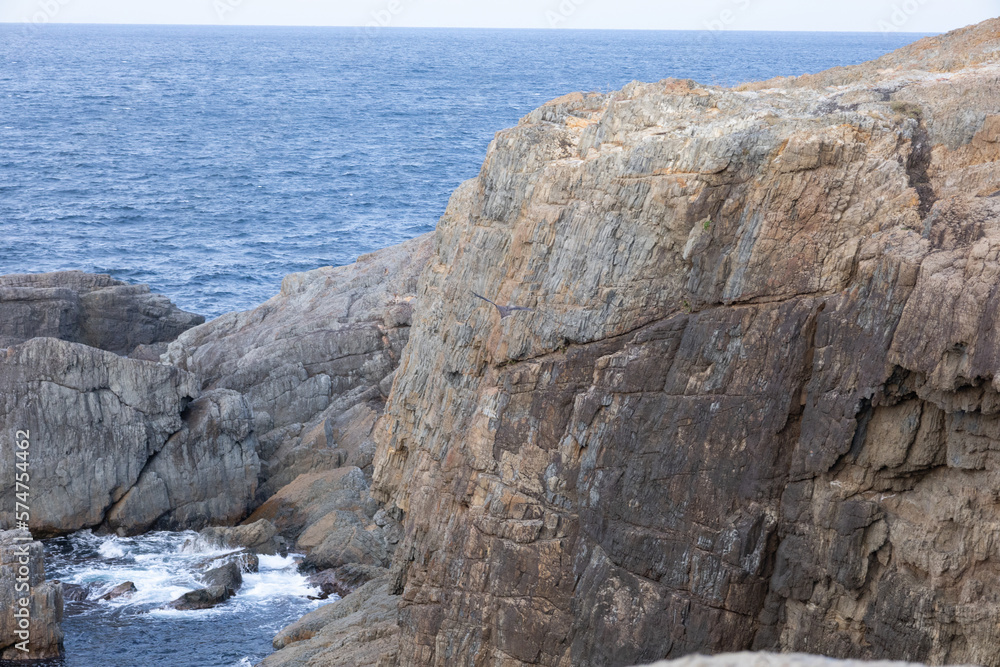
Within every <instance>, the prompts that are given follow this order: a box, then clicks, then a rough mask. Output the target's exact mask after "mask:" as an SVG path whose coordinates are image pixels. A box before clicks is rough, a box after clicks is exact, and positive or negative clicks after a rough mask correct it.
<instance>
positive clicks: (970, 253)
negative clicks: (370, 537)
mask: <svg viewBox="0 0 1000 667" xmlns="http://www.w3.org/2000/svg"><path fill="white" fill-rule="evenodd" d="M998 47H1000V21H989V22H986V23H984V24H981V25H979V26H976V27H974V28H971V29H968V30H963V31H958V32H956V33H952V34H949V35H946V36H942V37H937V38H930V39H926V40H922V41H921V42H918V43H917V44H915V45H913V46H911V47H907V48H906V49H903V50H901V51H899V52H897V53H895V54H892V55H890V56H887V57H886V58H885V59H883V60H881V61H876V62H875V63H872V64H870V65H865V66H862V67H859V68H846V69H840V70H837V71H834V72H831V73H827V74H826V75H821V76H818V77H810V78H805V79H800V80H793V81H773V82H768V83H765V84H761V85H756V86H747V87H745V88H743V89H736V90H726V89H718V88H708V87H703V86H699V85H697V84H695V83H693V82H690V81H675V80H667V81H663V82H660V83H655V84H638V83H636V84H631V85H629V86H627V87H626V88H625V89H623V90H622V91H619V92H617V93H612V94H610V95H586V96H585V95H571V96H567V97H565V98H561V99H559V100H556V101H554V102H552V103H550V104H548V105H546V106H544V107H542V108H541V109H539V110H537V111H535V112H533V113H532V114H530V115H529V116H527V117H526V118H525V119H524V120H523V121H522V122H521V124H520V125H519V126H518V127H516V128H514V129H511V130H507V131H504V132H501V133H499V134H498V135H497V138H496V140H495V141H494V142H493V144H492V145H491V147H490V150H489V153H488V155H487V158H486V161H485V163H484V165H483V169H482V172H481V174H480V175H479V177H478V178H476V179H474V180H472V181H469V182H467V183H465V184H463V185H462V186H461V187H460V188H459V189H458V191H457V192H456V193H455V195H454V196H453V197H452V200H451V202H450V204H449V207H448V210H447V212H446V213H445V215H444V217H443V218H442V219H441V221H440V224H439V226H438V230H437V233H436V236H435V251H434V255H433V257H432V258H431V260H430V263H429V266H428V268H427V269H426V270H425V271H424V274H423V275H422V277H421V280H420V284H419V289H418V304H419V307H418V308H417V309H416V314H415V317H414V322H413V328H412V333H411V335H410V339H409V344H408V345H407V347H406V349H405V351H404V354H403V358H402V361H401V363H400V367H399V370H398V371H397V375H396V379H395V382H394V386H393V390H392V394H391V396H390V398H389V402H388V405H387V408H386V416H385V417H384V418H383V419H381V420H380V421H379V422H378V423H377V424H376V427H375V438H376V441H377V443H378V445H379V449H378V452H377V455H376V458H375V485H374V493H375V497H376V498H377V499H378V500H380V501H382V502H384V503H386V504H387V505H388V506H389V507H390V508H395V510H396V511H398V512H399V513H402V514H404V515H405V519H404V522H403V523H404V527H405V537H404V538H403V541H402V542H401V543H400V545H399V547H398V548H397V549H396V552H395V554H396V555H395V561H394V562H395V577H394V583H393V589H392V590H393V592H395V593H398V594H399V596H400V617H399V618H400V624H401V631H400V640H399V643H398V651H399V653H398V663H399V664H401V665H443V664H452V663H458V664H502V665H505V666H507V665H511V666H513V665H551V666H555V665H560V666H561V665H571V664H572V665H580V666H587V665H595V666H596V665H609V666H610V665H629V664H637V663H642V662H649V661H652V660H655V659H658V658H663V657H670V656H680V655H684V654H687V653H691V652H695V651H710V652H720V651H731V650H742V649H747V648H751V647H753V648H763V649H780V650H782V651H807V652H821V653H826V654H829V655H833V656H840V657H852V658H896V659H907V660H914V661H930V662H935V663H944V662H950V663H957V662H970V663H977V664H985V665H997V664H1000V659H998V657H997V655H998V654H997V652H996V650H995V645H996V644H995V639H994V633H993V631H992V628H995V627H996V624H997V623H998V622H1000V600H998V599H997V597H996V596H995V595H994V593H993V588H994V587H992V586H991V585H990V578H991V576H992V575H991V574H990V573H992V572H993V571H994V570H995V569H996V567H997V565H998V562H997V558H996V555H995V554H994V549H993V548H992V545H993V537H992V536H993V535H994V533H996V532H997V531H996V529H997V526H998V525H1000V524H998V522H1000V513H998V512H997V510H996V497H995V496H996V494H995V493H993V492H992V491H991V490H990V489H992V488H994V487H996V486H997V484H996V483H995V482H996V479H995V477H996V476H997V475H998V474H1000V472H998V471H1000V468H998V467H997V465H996V460H995V456H994V450H1000V444H998V443H1000V431H998V430H997V423H998V422H997V415H998V414H1000V400H998V399H997V396H998V388H1000V385H998V384H997V382H998V381H997V380H996V379H995V378H996V377H997V373H998V367H1000V361H998V359H1000V348H998V344H997V337H996V336H995V334H994V331H995V330H996V328H997V322H995V321H994V320H996V317H995V315H996V311H997V308H996V305H997V304H996V301H997V297H996V294H995V292H996V286H997V282H998V279H1000V263H998V262H1000V260H998V257H1000V204H998V202H1000V199H997V198H995V197H993V196H992V195H994V194H995V193H997V192H998V191H1000V162H998V160H1000V134H998V132H1000V84H998V81H1000V53H998ZM473 290H474V291H475V292H478V293H480V294H485V295H487V296H490V297H491V298H494V300H496V301H497V302H499V303H510V304H518V305H522V306H529V307H531V308H533V309H534V310H533V311H532V312H518V313H515V314H514V315H512V316H510V317H507V318H504V319H500V318H499V317H498V314H497V312H496V311H495V310H494V309H493V308H492V307H491V306H488V305H485V304H483V302H481V301H479V300H477V299H475V298H472V296H471V294H470V292H471V291H473ZM338 659H340V658H339V657H338Z"/></svg>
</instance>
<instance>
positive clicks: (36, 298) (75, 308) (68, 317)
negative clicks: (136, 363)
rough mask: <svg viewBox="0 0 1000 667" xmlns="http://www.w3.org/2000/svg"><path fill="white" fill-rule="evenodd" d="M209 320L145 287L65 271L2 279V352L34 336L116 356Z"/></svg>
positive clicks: (0, 337) (166, 339)
mask: <svg viewBox="0 0 1000 667" xmlns="http://www.w3.org/2000/svg"><path fill="white" fill-rule="evenodd" d="M204 321H205V318H204V317H201V316H200V315H195V314H193V313H187V312H184V311H183V310H180V309H179V308H177V307H176V306H174V304H172V303H171V302H170V300H169V299H167V298H166V297H164V296H161V295H159V294H152V293H150V291H149V286H147V285H129V284H127V283H123V282H121V281H119V280H115V279H113V278H111V277H110V276H106V275H95V274H89V273H82V272H80V271H61V272H57V273H32V274H15V275H6V276H0V348H2V347H9V346H11V345H18V344H20V343H23V342H25V341H26V340H28V339H31V338H36V337H50V338H59V339H62V340H66V341H70V342H74V343H83V344H85V345H90V346H92V347H97V348H100V349H102V350H107V351H109V352H115V353H117V354H123V355H125V354H129V353H131V352H132V351H133V350H135V349H136V348H137V347H140V346H148V345H154V344H156V343H165V342H170V341H172V340H174V339H175V338H177V336H178V335H180V334H181V333H182V332H183V331H186V330H187V329H190V328H191V327H193V326H196V325H198V324H201V323H203V322H204Z"/></svg>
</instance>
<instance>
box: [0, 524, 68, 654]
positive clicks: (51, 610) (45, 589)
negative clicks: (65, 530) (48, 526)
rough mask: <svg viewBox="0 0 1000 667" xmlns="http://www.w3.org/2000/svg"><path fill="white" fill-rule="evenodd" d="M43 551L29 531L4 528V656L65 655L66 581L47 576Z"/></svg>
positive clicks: (0, 568) (0, 644)
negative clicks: (60, 581) (6, 529)
mask: <svg viewBox="0 0 1000 667" xmlns="http://www.w3.org/2000/svg"><path fill="white" fill-rule="evenodd" d="M43 554H44V549H43V547H42V543H41V542H36V541H32V540H31V535H30V534H29V533H28V531H26V530H9V531H3V532H0V609H3V610H4V613H3V614H2V615H0V660H17V661H24V660H48V659H52V658H59V657H61V656H62V655H63V632H62V628H61V627H60V623H62V616H63V592H62V584H60V583H59V582H58V581H48V580H46V578H45V560H44V557H43ZM22 602H25V603H26V604H22ZM25 619H26V620H27V627H24V623H23V622H22V621H23V620H25ZM19 633H20V634H19ZM22 649H26V650H22Z"/></svg>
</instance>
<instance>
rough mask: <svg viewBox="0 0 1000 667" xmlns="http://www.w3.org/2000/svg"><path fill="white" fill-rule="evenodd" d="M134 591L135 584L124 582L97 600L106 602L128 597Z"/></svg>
mask: <svg viewBox="0 0 1000 667" xmlns="http://www.w3.org/2000/svg"><path fill="white" fill-rule="evenodd" d="M135 591H136V588H135V584H134V583H132V582H131V581H126V582H125V583H123V584H118V585H117V586H115V587H114V588H112V589H111V590H110V591H108V592H107V593H105V594H104V595H102V596H101V597H99V598H97V599H98V600H104V601H105V602H108V601H110V600H117V599H118V598H121V597H129V596H131V595H132V594H133V593H135ZM84 599H86V598H84Z"/></svg>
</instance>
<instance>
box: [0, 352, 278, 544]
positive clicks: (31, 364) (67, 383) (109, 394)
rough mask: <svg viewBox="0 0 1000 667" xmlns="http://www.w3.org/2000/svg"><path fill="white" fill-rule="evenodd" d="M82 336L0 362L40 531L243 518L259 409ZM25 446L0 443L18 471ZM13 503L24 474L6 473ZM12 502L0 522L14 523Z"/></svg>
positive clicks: (252, 480) (10, 427)
mask: <svg viewBox="0 0 1000 667" xmlns="http://www.w3.org/2000/svg"><path fill="white" fill-rule="evenodd" d="M196 396H198V385H197V380H196V378H195V377H194V376H193V375H191V374H189V373H186V372H184V371H180V370H178V369H176V368H172V367H170V366H165V365H162V364H155V363H150V362H143V361H135V360H132V359H127V358H124V357H120V356H118V355H115V354H113V353H110V352H104V351H102V350H98V349H96V348H93V347H88V346H85V345H81V344H78V343H68V342H65V341H61V340H57V339H54V338H34V339H31V340H29V341H28V342H26V343H23V344H21V345H17V346H15V347H12V348H8V349H7V350H6V352H5V353H4V355H3V356H2V357H0V424H3V425H4V430H5V431H6V432H8V433H10V434H12V435H13V434H14V432H15V431H16V430H17V431H23V432H25V433H26V434H27V438H26V441H27V442H28V447H27V448H26V449H25V450H24V454H25V455H26V458H27V463H28V471H29V473H30V483H29V488H30V491H29V493H30V502H29V503H27V504H28V505H29V507H30V517H31V518H30V526H31V529H32V531H33V532H34V534H35V535H38V536H45V535H57V534H64V533H67V532H72V531H74V530H79V529H81V528H96V527H103V528H107V529H111V530H120V531H121V532H122V533H123V534H135V533H139V532H142V531H145V530H148V529H150V528H154V527H155V528H192V527H193V528H198V527H202V526H204V525H206V523H207V522H210V521H213V520H214V521H225V520H227V519H228V520H239V519H240V518H242V517H243V516H246V514H247V513H248V512H249V511H250V510H251V509H252V506H251V503H252V501H253V497H254V493H255V491H256V488H257V469H258V468H259V463H258V461H257V454H256V443H255V440H254V438H253V434H252V432H251V426H250V413H249V409H248V408H247V406H246V405H245V404H244V402H243V401H242V398H241V397H239V396H236V395H233V394H232V393H231V392H230V393H229V394H226V393H214V394H206V395H204V396H201V397H198V398H197V400H195V397H196ZM18 451H20V450H19V449H17V448H15V444H14V440H13V439H12V438H4V439H0V457H2V458H0V460H2V461H3V462H4V465H5V467H6V468H7V469H9V470H11V471H13V469H14V464H15V462H17V461H19V460H20V459H18V458H17V456H18V454H17V452H18ZM0 493H4V494H6V497H8V498H13V497H14V493H15V489H14V476H13V474H11V475H7V476H5V477H4V479H3V480H0ZM13 511H14V508H13V506H12V504H8V505H5V506H4V507H3V508H2V509H0V525H6V526H13V525H14V523H15V522H14V512H13Z"/></svg>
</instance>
